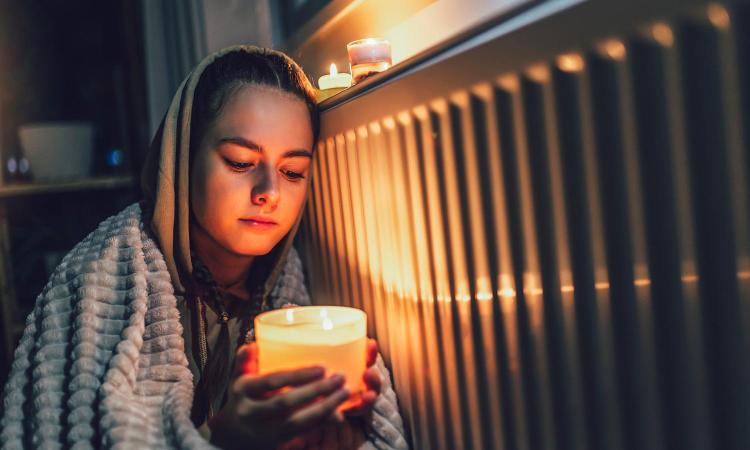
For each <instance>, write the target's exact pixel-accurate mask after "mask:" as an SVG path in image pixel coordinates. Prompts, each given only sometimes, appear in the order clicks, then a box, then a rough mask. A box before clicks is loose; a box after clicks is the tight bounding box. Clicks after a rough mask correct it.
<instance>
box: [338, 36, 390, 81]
mask: <svg viewBox="0 0 750 450" xmlns="http://www.w3.org/2000/svg"><path fill="white" fill-rule="evenodd" d="M346 51H347V52H348V53H349V65H350V67H351V73H352V78H353V79H354V83H358V82H360V81H362V80H364V79H365V78H367V77H369V76H370V75H374V74H376V73H380V72H383V71H384V70H387V69H388V68H389V67H391V65H392V63H391V43H390V42H388V41H386V40H385V39H378V38H367V39H360V40H357V41H353V42H350V43H349V44H347V45H346Z"/></svg>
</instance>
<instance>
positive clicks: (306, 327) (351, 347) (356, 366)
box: [255, 306, 367, 409]
mask: <svg viewBox="0 0 750 450" xmlns="http://www.w3.org/2000/svg"><path fill="white" fill-rule="evenodd" d="M255 333H256V340H257V342H258V369H259V372H260V373H269V372H276V371H279V370H285V369H296V368H300V367H305V366H310V365H321V366H323V367H325V369H326V375H327V376H329V375H332V374H334V373H340V374H342V375H343V376H344V377H345V378H346V388H347V389H349V391H350V392H352V400H353V399H355V398H356V397H357V394H358V393H359V392H360V391H361V390H362V389H363V388H364V386H363V381H362V375H363V374H364V372H365V368H366V347H367V315H366V314H365V313H364V311H361V310H359V309H355V308H348V307H339V306H304V307H297V308H285V309H277V310H274V311H268V312H265V313H263V314H260V315H258V317H256V319H255ZM350 404H351V401H350V402H345V404H344V405H342V407H341V408H342V409H343V408H345V407H347V406H348V405H350Z"/></svg>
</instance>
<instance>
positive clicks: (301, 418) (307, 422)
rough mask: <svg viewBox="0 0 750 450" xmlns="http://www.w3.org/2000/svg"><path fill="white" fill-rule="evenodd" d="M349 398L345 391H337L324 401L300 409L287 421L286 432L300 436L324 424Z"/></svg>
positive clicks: (347, 392)
mask: <svg viewBox="0 0 750 450" xmlns="http://www.w3.org/2000/svg"><path fill="white" fill-rule="evenodd" d="M348 398H349V391H348V390H347V389H339V390H337V391H336V392H334V393H333V394H331V395H330V396H328V397H326V398H325V399H323V400H321V401H319V402H316V403H313V404H312V405H310V406H307V407H305V408H302V409H300V410H299V411H297V412H296V413H294V414H292V415H291V416H290V417H289V419H287V421H286V424H285V427H286V430H285V431H286V432H288V433H290V434H300V433H304V432H306V431H309V430H310V429H312V428H314V427H316V426H317V425H320V424H321V423H323V422H325V421H326V420H327V419H328V418H329V417H331V415H332V414H333V413H334V412H335V411H336V408H337V407H338V406H339V405H340V404H341V403H343V402H345V401H346V400H347V399H348Z"/></svg>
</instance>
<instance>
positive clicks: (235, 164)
mask: <svg viewBox="0 0 750 450" xmlns="http://www.w3.org/2000/svg"><path fill="white" fill-rule="evenodd" d="M224 161H226V163H227V164H228V165H229V167H231V168H232V170H236V171H244V170H247V169H250V168H253V167H255V164H254V163H241V162H237V161H232V160H231V159H227V158H224Z"/></svg>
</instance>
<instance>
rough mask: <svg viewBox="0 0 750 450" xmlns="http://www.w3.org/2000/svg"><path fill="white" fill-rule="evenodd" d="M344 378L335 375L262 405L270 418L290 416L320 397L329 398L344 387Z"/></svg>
mask: <svg viewBox="0 0 750 450" xmlns="http://www.w3.org/2000/svg"><path fill="white" fill-rule="evenodd" d="M344 381H345V380H344V377H343V376H341V375H338V374H336V375H333V376H331V377H328V378H326V379H325V380H320V381H316V382H314V383H308V384H306V385H304V386H301V387H298V388H295V389H291V390H289V391H287V392H284V393H283V394H278V395H275V396H273V397H272V398H270V399H268V400H265V401H264V402H263V404H262V405H259V406H261V407H262V408H263V410H264V412H266V413H267V414H268V415H270V416H274V415H275V416H280V415H289V414H290V413H292V412H293V411H294V410H296V409H299V408H300V407H302V406H304V405H306V404H308V403H310V402H312V401H313V400H315V399H316V398H318V397H320V396H328V395H330V394H332V393H334V392H335V391H336V390H337V389H339V388H340V387H341V386H343V385H344Z"/></svg>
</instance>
